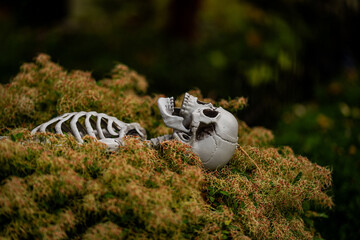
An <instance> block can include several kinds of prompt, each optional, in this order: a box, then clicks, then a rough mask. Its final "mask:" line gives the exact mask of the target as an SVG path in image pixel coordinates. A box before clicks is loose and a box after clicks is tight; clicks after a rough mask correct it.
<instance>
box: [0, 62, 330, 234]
mask: <svg viewBox="0 0 360 240" xmlns="http://www.w3.org/2000/svg"><path fill="white" fill-rule="evenodd" d="M0 91H1V94H2V96H4V97H3V98H2V99H1V100H0V109H1V111H2V113H1V115H0V126H1V127H0V128H1V132H2V134H6V135H8V136H10V139H8V140H2V141H0V176H1V179H0V181H1V186H0V219H1V221H0V225H1V228H0V229H1V230H0V236H2V237H5V238H6V237H8V238H24V239H31V238H54V239H64V238H84V239H98V238H99V237H101V238H104V239H112V238H130V239H144V238H151V239H154V238H156V239H173V238H175V239H183V238H190V239H193V238H195V239H219V238H224V239H226V238H234V239H250V238H255V239H312V238H314V237H315V236H318V237H319V234H318V233H317V232H316V230H315V229H314V226H313V222H312V221H313V219H314V218H316V217H318V216H322V214H323V212H322V211H324V210H326V209H328V208H331V207H332V206H333V202H332V200H331V198H330V197H329V196H328V195H327V190H328V189H329V188H330V187H331V172H330V171H329V170H328V169H327V168H324V167H320V166H318V165H316V164H314V163H311V162H310V161H309V160H308V159H307V158H305V157H301V156H296V155H295V154H294V153H293V151H292V150H291V149H290V148H289V147H281V148H274V147H272V146H271V142H272V138H273V136H272V133H271V132H270V131H268V130H266V129H263V128H254V129H252V128H249V127H247V126H246V124H245V123H243V122H240V124H239V126H240V127H239V136H240V138H239V148H238V149H237V150H236V152H235V154H234V156H233V158H232V159H231V160H230V162H229V164H228V165H227V166H225V167H223V168H221V169H218V170H215V171H209V170H206V169H204V168H203V167H202V165H201V161H200V159H199V157H198V156H197V155H195V154H194V153H193V152H192V151H191V149H190V148H189V146H187V145H184V144H182V143H180V142H176V141H165V142H163V143H162V144H161V147H160V148H159V149H152V148H149V147H148V146H147V145H146V144H145V143H143V142H141V141H140V140H139V139H137V138H131V137H129V138H126V140H125V142H126V144H125V146H124V147H120V148H119V150H118V151H117V152H109V151H108V150H107V149H106V146H105V145H103V144H101V143H99V142H96V141H93V139H92V138H91V137H85V139H84V140H85V141H84V144H82V145H80V144H77V143H76V141H75V139H74V138H73V137H72V136H60V135H55V134H51V133H46V134H44V133H41V134H38V135H37V136H36V137H37V139H41V140H42V141H35V140H33V137H32V136H31V134H30V132H29V130H30V129H32V128H33V127H35V126H36V125H37V124H40V123H42V122H44V121H46V120H48V119H50V118H51V117H55V116H56V115H59V114H62V113H64V112H67V111H80V110H83V111H89V110H93V111H97V112H106V113H107V114H109V115H113V116H116V117H118V118H119V119H121V120H123V121H125V122H132V121H134V122H139V123H140V124H141V125H142V126H143V127H144V128H145V129H147V130H148V131H149V132H148V133H149V135H150V136H158V135H160V134H164V133H169V129H167V128H166V127H165V126H164V124H163V123H162V121H161V116H160V114H159V111H158V110H157V107H156V104H155V102H156V98H157V97H158V96H149V95H145V93H146V92H145V91H146V81H145V79H144V78H143V77H141V76H140V75H138V74H137V73H135V72H134V71H132V70H129V69H128V68H127V67H125V66H123V65H120V66H117V67H116V68H115V70H114V75H113V77H112V78H111V79H106V80H101V81H99V82H96V81H95V80H94V79H92V78H91V75H90V74H88V73H84V72H81V71H73V72H67V71H65V70H63V69H62V68H61V67H60V66H59V65H57V64H55V63H53V62H51V61H50V59H49V57H48V56H46V55H39V56H38V57H37V58H36V60H35V63H30V64H25V65H23V66H22V68H21V72H20V73H19V74H18V75H17V76H16V77H15V78H14V79H13V81H12V82H11V83H10V84H8V85H5V86H1V88H0ZM192 93H193V94H198V96H200V97H201V93H200V91H198V90H197V91H194V92H192ZM214 103H215V102H214ZM215 104H219V105H222V106H229V107H230V109H232V111H236V110H240V109H241V108H243V107H244V105H245V100H244V99H242V98H238V99H234V100H231V101H228V102H227V101H225V100H221V101H220V102H218V103H215ZM24 128H26V129H28V130H26V129H24ZM240 146H241V147H240ZM319 211H320V212H319Z"/></svg>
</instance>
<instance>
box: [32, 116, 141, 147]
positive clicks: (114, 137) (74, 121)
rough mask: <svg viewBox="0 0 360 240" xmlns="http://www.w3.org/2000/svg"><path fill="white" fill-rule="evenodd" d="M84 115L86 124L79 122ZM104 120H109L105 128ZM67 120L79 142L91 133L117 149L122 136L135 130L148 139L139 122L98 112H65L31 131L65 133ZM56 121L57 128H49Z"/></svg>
mask: <svg viewBox="0 0 360 240" xmlns="http://www.w3.org/2000/svg"><path fill="white" fill-rule="evenodd" d="M82 117H85V121H84V123H85V126H83V125H82V124H81V123H80V122H79V119H80V118H82ZM92 117H96V122H95V121H94V120H92ZM103 120H104V121H106V122H107V125H106V127H105V128H104V129H103V128H102V126H101V122H102V121H103ZM69 121H70V122H69ZM92 121H93V123H92ZM67 122H69V125H70V128H69V131H71V132H70V134H72V135H73V136H74V137H75V139H76V140H77V141H78V142H79V143H83V142H84V141H83V140H82V137H83V136H84V135H89V136H91V137H94V138H96V139H97V140H98V141H100V142H102V143H105V144H106V145H107V146H108V148H109V149H110V150H115V149H117V148H118V147H119V146H121V145H122V138H123V137H124V136H126V135H127V134H128V133H129V134H134V131H135V135H138V136H140V138H141V139H142V140H145V139H146V131H145V129H143V128H142V127H141V126H140V125H139V124H138V123H124V122H122V121H120V120H119V119H117V118H115V117H111V116H109V115H107V114H104V113H97V112H73V113H65V114H63V115H61V116H58V117H55V118H53V119H51V120H49V121H48V122H45V123H43V124H41V125H39V126H37V127H36V128H34V129H33V130H32V131H31V133H32V134H35V133H36V132H46V131H51V130H55V133H58V134H64V133H63V131H62V127H64V126H65V125H66V123H67ZM55 123H56V125H55V129H48V127H49V126H50V125H52V124H55ZM64 124H65V125H64ZM94 125H95V126H94ZM114 126H116V128H114ZM93 127H96V130H94V128H93ZM79 128H80V129H79ZM132 130H134V131H132ZM84 131H85V132H84ZM117 131H118V132H117ZM130 132H131V133H130ZM105 135H106V136H105Z"/></svg>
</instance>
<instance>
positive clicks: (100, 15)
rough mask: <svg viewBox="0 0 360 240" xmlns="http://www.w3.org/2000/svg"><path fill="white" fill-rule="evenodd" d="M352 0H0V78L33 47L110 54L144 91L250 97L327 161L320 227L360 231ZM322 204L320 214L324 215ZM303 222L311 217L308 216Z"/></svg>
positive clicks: (277, 126) (79, 64) (100, 66)
mask: <svg viewBox="0 0 360 240" xmlns="http://www.w3.org/2000/svg"><path fill="white" fill-rule="evenodd" d="M359 8H360V7H359V1H358V0H327V1H325V0H319V1H310V0H274V1H265V0H253V1H245V0H244V1H240V0H228V1H216V0H147V1H140V0H133V1H125V0H72V1H71V0H62V1H61V0H53V1H46V0H32V1H31V0H1V1H0V82H1V83H7V82H9V81H10V80H11V78H12V77H13V76H14V75H16V73H17V72H18V70H19V66H20V65H21V64H22V63H23V62H29V61H32V59H33V58H34V57H35V56H36V55H37V54H38V53H40V52H44V53H47V54H49V55H50V56H51V57H52V60H53V61H55V62H58V63H60V64H61V65H62V66H64V67H65V68H66V69H81V70H86V71H90V72H92V74H93V76H94V77H95V78H96V79H98V80H99V79H102V78H105V77H107V76H109V74H110V70H111V69H112V67H114V65H115V64H116V63H118V62H121V63H124V64H126V65H128V66H130V67H131V68H133V69H135V70H136V71H138V72H139V73H141V74H143V75H145V76H146V77H147V79H148V81H149V84H150V89H149V92H150V93H164V94H166V95H168V96H171V95H174V96H177V95H180V94H181V93H184V92H185V91H188V90H189V89H193V88H195V87H198V88H199V89H201V91H202V93H203V94H204V97H211V98H214V99H219V98H225V99H228V98H234V97H236V96H244V97H247V98H248V103H249V106H248V107H247V109H245V110H244V111H242V112H240V113H238V117H239V118H240V119H242V120H244V121H245V122H246V123H247V124H249V125H250V126H254V125H261V126H265V127H267V128H270V129H272V130H273V131H274V132H275V136H276V139H275V144H277V145H289V146H291V147H293V148H294V150H295V151H296V152H297V153H299V154H302V155H306V156H308V157H309V158H310V160H312V161H314V162H316V163H318V164H320V165H322V166H329V167H330V168H331V169H333V179H334V190H333V192H332V193H330V194H331V195H332V196H334V200H335V204H336V207H335V208H334V209H333V210H332V211H331V212H326V213H325V214H322V215H321V217H319V219H318V221H317V223H315V224H316V228H317V229H318V230H319V231H320V232H321V235H322V236H323V237H324V238H326V239H360V232H359V230H358V229H360V220H359V219H358V215H359V214H360V195H359V193H360V175H359V168H360V159H359V156H360V154H359V152H360V151H359V150H360V130H359V129H360V127H359V124H360V106H359V103H360V87H359V86H360V85H359V57H360V49H359V45H360V37H359V35H360V34H359V26H360V21H359V20H360V9H359ZM326 216H327V217H326ZM309 224H312V223H311V222H309Z"/></svg>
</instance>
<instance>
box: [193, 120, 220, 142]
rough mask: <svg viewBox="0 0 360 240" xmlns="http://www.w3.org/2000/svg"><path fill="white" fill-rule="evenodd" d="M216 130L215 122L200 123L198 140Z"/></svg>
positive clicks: (197, 133) (197, 134) (197, 132)
mask: <svg viewBox="0 0 360 240" xmlns="http://www.w3.org/2000/svg"><path fill="white" fill-rule="evenodd" d="M214 132H215V126H214V124H203V123H200V126H199V128H198V129H197V131H196V140H202V139H205V138H207V137H208V136H211V135H213V134H214Z"/></svg>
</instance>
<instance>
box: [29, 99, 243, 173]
mask: <svg viewBox="0 0 360 240" xmlns="http://www.w3.org/2000/svg"><path fill="white" fill-rule="evenodd" d="M158 107H159V110H160V113H161V116H162V118H163V120H164V123H165V125H166V126H167V127H170V128H172V129H173V134H172V135H164V136H160V137H157V138H152V139H150V140H146V131H145V129H144V128H142V127H141V126H140V125H139V124H138V123H124V122H122V121H120V120H119V119H117V118H115V117H111V116H108V115H106V114H104V113H97V112H74V113H65V114H63V115H61V116H59V117H56V118H53V119H51V120H50V121H48V122H46V123H43V124H41V125H40V126H38V127H36V128H35V129H34V130H32V133H33V134H34V133H36V132H47V131H48V132H49V131H51V132H55V133H59V134H64V133H69V134H72V135H73V136H74V137H75V138H76V140H77V141H78V142H79V143H83V140H82V137H84V136H85V135H90V136H92V137H94V138H96V139H97V140H98V141H100V142H102V143H105V144H106V145H107V146H108V147H109V149H110V150H116V149H117V148H118V147H119V146H122V145H123V141H122V139H123V137H125V136H129V135H131V136H139V137H140V138H141V139H142V140H144V141H145V140H146V141H147V142H148V143H149V144H150V145H152V146H153V147H157V146H159V144H160V143H161V142H163V141H165V140H171V139H176V140H179V141H181V142H183V143H185V144H188V145H190V146H191V148H192V150H193V151H194V152H195V153H196V154H198V155H199V156H200V159H201V161H202V162H203V164H204V166H205V167H206V168H208V169H216V168H219V167H222V166H224V165H225V164H226V163H227V162H228V161H229V160H230V158H231V157H232V155H233V154H234V151H235V149H236V146H237V140H238V136H237V135H238V123H237V120H236V118H235V117H234V116H233V115H232V114H231V113H229V112H228V111H226V110H224V109H223V108H221V107H219V108H216V107H214V106H213V105H212V104H211V103H204V102H201V101H199V100H198V99H197V98H196V97H194V96H192V95H190V94H188V93H186V94H185V97H184V100H183V102H182V105H181V107H180V108H176V107H175V103H174V98H173V97H171V98H159V100H158Z"/></svg>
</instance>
